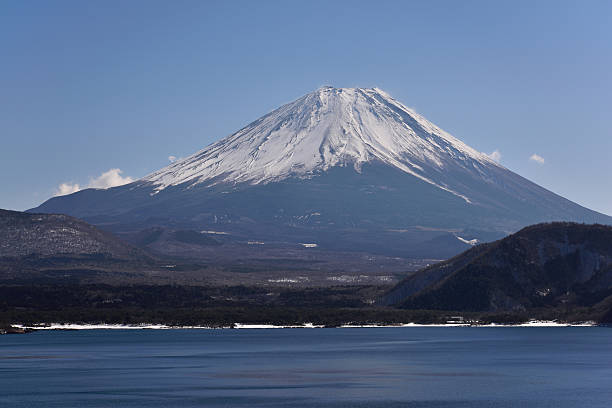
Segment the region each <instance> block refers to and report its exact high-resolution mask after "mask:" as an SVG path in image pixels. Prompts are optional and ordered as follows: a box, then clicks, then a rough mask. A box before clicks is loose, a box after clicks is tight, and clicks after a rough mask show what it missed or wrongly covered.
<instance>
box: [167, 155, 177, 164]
mask: <svg viewBox="0 0 612 408" xmlns="http://www.w3.org/2000/svg"><path fill="white" fill-rule="evenodd" d="M168 160H170V163H174V162H175V161H176V156H168Z"/></svg>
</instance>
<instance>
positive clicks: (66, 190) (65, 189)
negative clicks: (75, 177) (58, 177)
mask: <svg viewBox="0 0 612 408" xmlns="http://www.w3.org/2000/svg"><path fill="white" fill-rule="evenodd" d="M80 189H81V186H79V185H78V184H77V183H74V184H73V183H62V184H60V185H59V186H58V187H57V190H55V194H54V196H56V197H57V196H63V195H66V194H72V193H76V192H77V191H79V190H80Z"/></svg>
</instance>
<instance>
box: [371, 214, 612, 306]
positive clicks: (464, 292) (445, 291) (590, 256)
mask: <svg viewBox="0 0 612 408" xmlns="http://www.w3.org/2000/svg"><path fill="white" fill-rule="evenodd" d="M610 296H612V227H609V226H603V225H584V224H575V223H552V224H538V225H534V226H531V227H527V228H524V229H522V230H521V231H519V232H517V233H516V234H513V235H510V236H508V237H506V238H504V239H502V240H499V241H496V242H493V243H488V244H483V245H479V246H476V247H474V248H472V249H470V250H468V251H466V252H464V253H463V254H461V255H458V256H456V257H454V258H452V259H450V260H447V261H445V262H441V263H438V264H436V265H433V266H430V267H428V268H425V269H423V270H421V271H419V272H417V273H416V274H414V275H412V276H410V277H409V278H407V279H405V280H404V281H402V282H400V283H399V284H398V285H397V286H396V287H395V288H394V289H392V290H391V291H390V292H389V293H387V294H386V295H385V296H384V297H383V299H382V303H384V304H388V305H397V306H399V307H402V308H409V309H434V310H456V311H479V312H507V311H514V312H516V311H525V310H535V309H550V308H566V309H567V308H570V307H594V306H596V305H597V304H599V303H600V304H601V305H602V307H604V306H605V305H606V304H608V303H610V298H609V297H610ZM607 298H608V299H607Z"/></svg>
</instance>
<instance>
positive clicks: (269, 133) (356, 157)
mask: <svg viewBox="0 0 612 408" xmlns="http://www.w3.org/2000/svg"><path fill="white" fill-rule="evenodd" d="M368 162H379V163H383V164H387V165H390V166H394V167H396V168H398V169H401V170H402V171H404V172H406V173H408V174H410V175H412V176H414V177H417V178H419V179H421V180H423V181H425V182H427V183H430V184H432V185H435V186H437V187H439V188H441V189H443V190H445V191H448V192H450V193H452V194H455V195H457V196H459V197H461V198H463V199H464V200H466V201H467V202H469V198H468V197H466V196H464V195H462V194H461V193H460V192H458V191H455V190H453V188H452V187H451V186H449V185H448V183H445V182H444V180H443V177H441V175H442V174H443V173H444V171H445V170H446V169H448V168H453V169H457V168H460V169H462V170H463V171H467V172H470V173H474V174H476V175H478V174H485V173H486V168H487V167H490V166H498V165H497V164H496V163H495V162H494V161H493V160H491V159H490V158H489V157H488V156H487V155H486V154H484V153H480V152H478V151H476V150H474V149H472V148H471V147H469V146H467V145H466V144H464V143H463V142H461V141H460V140H458V139H456V138H454V137H453V136H451V135H450V134H448V133H446V132H445V131H443V130H442V129H440V128H438V127H437V126H436V125H434V124H433V123H431V122H429V121H428V120H427V119H425V118H424V117H422V116H421V115H419V114H417V113H416V112H414V111H413V110H412V109H410V108H407V107H406V106H404V105H402V104H401V103H399V102H397V101H396V100H395V99H393V98H392V97H391V96H389V95H388V94H387V93H385V92H384V91H382V90H380V89H377V88H333V87H322V88H320V89H318V90H316V91H314V92H312V93H309V94H307V95H305V96H303V97H301V98H299V99H297V100H296V101H294V102H291V103H288V104H286V105H283V106H281V107H280V108H278V109H276V110H274V111H272V112H270V113H268V114H267V115H265V116H263V117H261V118H260V119H258V120H256V121H255V122H253V123H251V124H249V125H248V126H246V127H244V128H243V129H241V130H239V131H238V132H236V133H234V134H233V135H230V136H228V137H226V138H224V139H222V140H219V141H218V142H216V143H214V144H212V145H210V146H208V147H206V148H205V149H203V150H201V151H199V152H197V153H196V154H194V155H192V156H190V157H187V158H185V159H182V160H179V161H176V162H174V163H172V164H171V165H169V166H168V167H166V168H164V169H161V170H159V171H157V172H155V173H153V174H151V175H149V176H147V177H145V178H144V179H142V181H144V182H147V183H151V184H153V185H155V190H156V191H161V190H163V189H164V188H166V187H168V186H175V185H179V184H183V183H187V184H186V185H187V186H191V185H194V184H199V183H208V184H215V183H219V182H229V183H242V182H246V183H250V184H259V183H268V182H272V181H277V180H282V179H285V178H288V177H312V176H313V175H316V174H318V173H320V172H322V171H323V172H324V171H326V170H328V169H330V168H331V167H334V166H353V167H354V168H355V170H356V171H360V169H361V167H362V165H363V164H364V163H368Z"/></svg>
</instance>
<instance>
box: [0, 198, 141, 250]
mask: <svg viewBox="0 0 612 408" xmlns="http://www.w3.org/2000/svg"><path fill="white" fill-rule="evenodd" d="M31 255H36V256H59V255H105V256H109V257H112V258H117V259H131V258H135V257H142V256H145V254H144V252H142V251H141V250H139V249H136V248H134V247H132V246H131V245H128V244H127V243H125V242H123V241H121V240H119V239H118V238H116V237H115V236H113V235H112V234H109V233H107V232H104V231H101V230H99V229H97V228H96V227H94V226H92V225H89V224H87V223H86V222H84V221H81V220H79V219H77V218H73V217H70V216H67V215H62V214H31V213H23V212H18V211H8V210H0V257H24V256H31Z"/></svg>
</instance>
